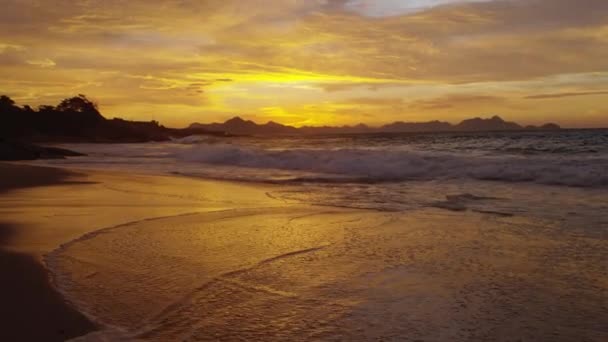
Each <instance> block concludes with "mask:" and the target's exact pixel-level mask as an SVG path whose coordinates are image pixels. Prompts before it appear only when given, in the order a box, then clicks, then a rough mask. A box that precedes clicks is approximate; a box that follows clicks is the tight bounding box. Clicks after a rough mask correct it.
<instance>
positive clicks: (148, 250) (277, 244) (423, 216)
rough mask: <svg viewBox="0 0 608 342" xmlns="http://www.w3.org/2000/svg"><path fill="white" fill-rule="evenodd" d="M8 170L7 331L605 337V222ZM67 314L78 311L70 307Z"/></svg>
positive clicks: (1, 240) (86, 172)
mask: <svg viewBox="0 0 608 342" xmlns="http://www.w3.org/2000/svg"><path fill="white" fill-rule="evenodd" d="M7 170H8V171H7ZM2 172H4V174H5V175H11V173H12V175H13V177H14V181H11V182H6V181H5V183H8V184H9V187H10V188H11V191H8V192H5V193H3V196H2V199H1V200H0V215H1V216H2V218H3V219H2V221H3V223H4V226H5V227H10V228H5V229H0V245H1V246H2V248H1V250H2V253H3V254H2V255H4V254H5V253H9V254H10V253H13V254H19V255H20V256H22V257H20V258H19V260H18V261H12V260H13V259H10V258H5V257H3V258H2V259H3V260H6V261H7V265H8V266H12V267H13V268H12V269H11V270H9V271H10V272H12V273H7V274H10V275H9V276H4V274H3V275H2V276H3V279H5V278H6V279H15V281H14V282H13V283H8V282H5V284H4V289H6V291H3V293H4V294H11V293H13V292H12V290H11V288H10V287H9V285H13V284H14V286H15V287H17V290H19V291H22V292H23V293H24V296H26V297H27V296H29V297H28V298H27V299H28V301H21V302H19V301H18V300H17V302H16V303H14V304H13V303H10V304H9V305H8V306H5V307H7V308H8V309H7V310H8V313H10V310H11V307H12V306H18V308H19V309H20V310H22V311H23V313H24V314H23V315H21V316H19V319H20V322H18V323H20V324H21V325H20V324H18V323H15V324H13V326H11V328H14V329H11V331H12V335H10V337H11V338H10V339H9V338H3V337H4V335H1V334H0V339H2V340H4V339H7V340H23V339H28V338H27V337H28V336H25V335H24V334H23V332H25V333H34V332H35V333H39V334H42V333H44V334H45V335H44V336H43V335H41V336H37V337H38V338H29V339H33V340H51V341H54V340H63V339H65V338H67V337H66V336H64V335H68V334H69V335H70V337H71V338H74V337H77V336H83V337H84V338H93V339H95V338H98V339H100V340H101V339H104V338H105V339H106V340H113V339H119V338H123V337H125V338H142V339H148V338H149V339H151V340H183V339H187V338H188V337H189V336H190V337H192V336H194V337H196V336H198V337H202V338H204V337H210V336H216V337H217V338H219V339H221V338H220V337H224V338H225V339H231V338H236V337H240V338H243V337H248V336H249V337H251V339H254V337H257V338H258V339H260V337H261V336H263V337H265V338H266V339H267V340H272V339H283V340H284V339H289V338H291V339H295V340H297V339H298V338H304V337H306V336H307V337H309V339H322V338H323V337H331V336H333V337H336V336H339V337H342V338H346V337H348V336H350V337H351V338H352V339H353V340H357V339H364V340H373V339H376V338H380V337H387V336H401V337H403V336H407V337H411V338H412V339H421V340H423V339H424V340H444V339H450V340H476V339H486V340H492V339H495V338H497V337H498V336H506V335H505V334H514V335H513V336H514V339H516V337H518V338H519V339H522V340H537V339H541V338H546V337H550V336H552V337H553V340H555V341H569V340H572V339H573V338H574V337H575V336H577V337H583V338H585V339H586V340H589V341H595V340H598V341H599V340H602V338H603V337H605V336H606V331H605V329H604V328H602V322H603V321H604V317H608V316H606V311H605V308H603V307H602V306H601V305H600V303H601V300H599V299H600V298H601V293H602V291H603V290H604V289H605V284H606V282H605V281H606V278H605V276H604V275H603V274H602V268H601V260H602V255H605V251H606V244H605V241H604V239H603V237H602V236H594V235H591V234H587V235H578V234H577V233H576V232H574V231H571V232H566V231H563V230H560V229H559V227H557V226H554V225H552V224H551V223H550V222H544V221H542V220H538V219H535V218H528V217H523V216H515V217H497V216H496V215H490V214H484V213H478V212H472V211H458V212H454V211H446V210H443V209H437V208H432V207H430V208H423V209H421V210H412V211H408V212H379V211H374V210H365V209H355V208H350V209H344V208H339V207H332V208H328V207H318V206H315V205H306V204H298V203H290V202H283V201H281V200H280V199H274V198H272V197H269V196H268V192H269V191H270V192H272V191H274V189H279V190H280V189H282V188H284V187H282V186H278V185H272V184H266V183H262V184H252V183H242V182H236V181H232V182H231V181H218V180H209V179H203V178H196V177H189V176H185V175H176V174H168V175H157V174H137V173H124V172H121V171H118V170H112V171H98V170H92V169H77V168H69V169H68V168H48V167H38V166H30V165H27V164H3V163H0V175H3V173H2ZM36 172H38V173H40V174H41V175H47V176H48V177H50V179H49V180H47V181H43V180H44V179H42V180H40V179H39V178H37V177H33V175H35V174H36ZM4 179H6V177H4ZM0 184H1V183H0ZM0 228H3V227H0ZM117 228H119V229H117ZM117 242H118V243H117ZM581 251H584V254H581ZM9 254H7V255H9ZM23 256H25V258H26V259H25V260H26V261H22V260H24V259H23ZM20 262H22V263H25V265H26V266H21V264H20ZM22 267H28V268H27V269H28V270H37V271H38V273H36V272H35V271H32V272H27V273H24V272H23V271H22ZM30 274H38V277H35V276H32V277H30V278H27V275H30ZM40 274H42V278H41V277H40ZM24 277H25V280H24V279H22V278H24ZM51 277H52V279H53V281H49V279H50V278H51ZM41 279H42V280H41ZM22 283H26V284H30V285H33V287H32V286H30V287H29V288H28V287H23V286H21V285H19V284H22ZM40 287H42V288H43V289H41V288H40ZM47 293H51V294H52V297H53V298H55V301H48V300H46V299H44V298H42V299H41V298H40V294H47ZM32 295H34V296H32ZM62 295H63V296H62ZM557 299H560V300H559V301H557ZM49 303H50V304H49ZM68 303H69V304H68ZM311 303H317V304H318V303H333V304H332V305H317V304H311ZM382 303H396V305H388V306H387V305H384V304H382ZM380 304H382V305H380ZM42 306H44V307H42ZM66 307H67V308H68V309H69V310H71V311H70V312H64V311H60V310H59V311H58V309H59V308H64V309H65V308H66ZM74 308H78V310H76V309H74ZM51 309H52V310H54V311H49V310H51ZM260 310H261V311H260ZM294 310H295V311H294ZM235 312H237V313H239V316H238V317H239V318H238V322H237V321H235V320H233V318H234V313H235ZM286 312H288V313H290V315H292V316H289V319H288V321H289V322H290V323H289V325H288V326H287V327H288V328H286V326H285V325H283V324H281V323H280V322H281V321H282V320H283V319H285V317H284V316H283V314H284V313H286ZM514 312H517V313H518V314H517V315H513V313H514ZM8 313H4V314H3V317H4V316H7V317H8ZM439 313H441V314H439ZM36 315H38V316H40V317H38V316H36ZM50 315H52V316H50ZM71 315H76V317H80V318H82V317H83V316H84V317H85V318H84V320H85V322H84V323H83V322H82V321H79V323H78V322H77V323H74V325H72V323H70V322H69V321H68V323H63V322H66V320H68V319H70V317H71V318H72V319H73V318H74V316H71ZM29 316H32V319H30V320H28V317H29ZM47 317H53V318H54V319H56V320H53V321H51V320H48V319H47ZM373 317H380V318H382V317H388V319H387V320H378V321H376V320H375V319H374V318H373ZM390 317H400V318H403V319H400V320H399V321H394V322H392V321H391V320H390ZM87 318H88V319H87ZM325 318H329V321H327V320H324V319H325ZM41 319H46V321H40V322H39V320H41ZM334 319H335V322H336V324H335V325H334V324H333V323H331V324H330V323H329V322H333V320H334ZM5 321H6V320H5ZM9 322H10V321H9ZM22 322H26V323H27V325H26V326H25V327H24V324H22ZM57 322H59V323H57ZM91 322H97V323H98V324H97V328H98V329H97V330H96V329H95V327H91V325H95V323H91ZM277 322H278V323H277ZM321 322H325V323H322V324H321ZM45 324H46V325H45ZM325 324H329V325H328V326H327V325H325ZM64 325H68V326H70V327H73V328H78V329H80V330H69V331H66V330H64V329H62V327H63V326H64ZM30 326H32V327H35V328H36V329H29V330H28V329H27V328H28V327H30ZM41 327H42V328H41ZM58 327H59V328H58ZM113 327H116V328H118V329H115V328H113ZM361 327H366V328H364V330H363V331H360V330H358V329H361ZM505 327H509V328H508V329H507V328H505ZM30 330H31V332H30ZM123 332H124V335H123ZM2 333H4V334H7V332H6V331H4V332H2ZM60 333H61V334H60ZM252 333H253V335H250V334H252ZM359 333H362V334H363V335H360V334H359ZM302 334H304V335H302ZM24 336H25V338H24Z"/></svg>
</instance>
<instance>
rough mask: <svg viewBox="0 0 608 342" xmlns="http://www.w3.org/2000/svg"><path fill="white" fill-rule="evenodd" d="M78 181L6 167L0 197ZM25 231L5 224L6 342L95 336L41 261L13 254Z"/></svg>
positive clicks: (0, 256)
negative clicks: (15, 241) (17, 239)
mask: <svg viewBox="0 0 608 342" xmlns="http://www.w3.org/2000/svg"><path fill="white" fill-rule="evenodd" d="M75 175H76V174H74V173H72V172H69V171H66V170H61V169H54V168H45V167H33V166H22V165H14V164H5V163H0V194H2V195H4V194H5V193H6V192H8V191H11V190H17V189H23V188H31V187H41V186H51V185H60V184H65V183H67V182H69V180H70V179H71V178H72V177H74V176H75ZM19 228H20V227H19V226H17V225H14V224H9V223H6V222H0V278H1V279H3V281H2V289H1V290H0V302H2V306H1V308H0V320H2V329H0V340H3V341H18V340H28V341H35V340H37V341H42V340H44V341H64V340H66V339H71V338H74V337H77V336H80V335H84V334H87V333H89V332H91V331H94V330H95V329H96V326H95V325H94V324H93V323H92V322H91V321H89V320H88V319H87V318H86V317H85V316H84V315H83V314H81V313H80V312H79V311H77V310H76V309H75V308H73V307H72V306H70V305H69V304H67V303H66V301H65V300H64V298H63V297H62V296H61V295H60V294H59V292H57V291H56V289H55V288H54V287H53V285H52V284H51V281H50V277H49V274H48V270H47V269H46V268H45V266H44V265H43V263H42V262H41V260H39V259H37V258H36V257H35V256H34V255H31V254H28V253H21V252H16V251H12V250H10V249H9V248H10V247H11V243H10V240H11V239H12V237H13V236H14V235H16V234H18V230H19Z"/></svg>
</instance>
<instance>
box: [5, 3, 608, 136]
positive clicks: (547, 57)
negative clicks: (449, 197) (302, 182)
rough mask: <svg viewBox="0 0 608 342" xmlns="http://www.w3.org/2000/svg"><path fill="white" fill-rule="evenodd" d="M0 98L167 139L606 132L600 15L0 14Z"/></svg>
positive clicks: (497, 11) (535, 10)
mask: <svg viewBox="0 0 608 342" xmlns="http://www.w3.org/2000/svg"><path fill="white" fill-rule="evenodd" d="M1 7H2V8H1V11H0V79H1V80H2V81H1V83H0V93H4V94H7V95H9V96H11V97H12V98H13V99H15V100H16V101H17V102H18V103H20V104H31V105H38V104H41V103H45V104H49V103H50V104H54V103H57V102H58V101H59V100H60V99H62V98H65V97H68V96H72V95H76V94H79V93H83V94H86V95H87V96H89V97H90V98H93V99H94V100H96V101H98V102H99V103H100V105H101V110H102V112H103V113H104V115H106V116H108V117H114V116H119V117H124V118H128V119H138V120H151V119H155V120H159V121H161V122H162V123H164V124H166V125H169V126H185V125H187V124H189V123H191V122H194V121H198V122H209V121H223V120H225V119H227V118H229V117H232V116H234V115H241V116H243V117H246V118H250V119H253V120H256V121H267V120H274V121H278V122H281V123H285V124H292V125H296V126H301V125H324V124H330V125H336V124H355V123H359V122H365V123H369V124H380V123H386V122H391V121H396V120H401V121H426V120H433V119H439V120H446V121H450V122H456V121H459V120H461V119H464V118H470V117H474V116H483V117H485V116H491V115H494V114H498V115H501V116H502V117H504V118H506V119H509V120H513V121H518V122H520V123H522V124H538V123H542V122H546V121H554V122H558V123H560V124H562V125H564V126H568V127H599V126H604V127H605V126H608V101H607V98H608V1H606V0H577V1H573V0H485V1H484V0H469V1H467V0H247V1H243V0H207V1H198V0H130V1H118V0H104V1H101V0H99V1H95V0H81V1H73V0H56V1H52V0H2V5H1Z"/></svg>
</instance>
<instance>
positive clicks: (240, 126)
mask: <svg viewBox="0 0 608 342" xmlns="http://www.w3.org/2000/svg"><path fill="white" fill-rule="evenodd" d="M189 128H191V129H204V130H207V131H210V132H225V133H229V134H237V135H250V134H260V135H267V134H297V133H298V129H297V128H295V127H291V126H285V125H281V124H278V123H276V122H273V121H269V122H267V123H265V124H262V125H259V124H256V123H255V122H253V121H251V120H243V119H241V118H240V117H238V116H237V117H234V118H232V119H230V120H228V121H226V122H224V123H212V124H198V123H195V124H192V125H190V127H189Z"/></svg>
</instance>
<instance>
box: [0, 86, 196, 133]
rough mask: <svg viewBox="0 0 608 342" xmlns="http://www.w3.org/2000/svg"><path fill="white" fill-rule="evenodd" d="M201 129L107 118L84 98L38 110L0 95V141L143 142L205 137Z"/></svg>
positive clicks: (71, 99)
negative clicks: (19, 104) (190, 136)
mask: <svg viewBox="0 0 608 342" xmlns="http://www.w3.org/2000/svg"><path fill="white" fill-rule="evenodd" d="M207 133H208V132H207V131H206V130H204V129H201V128H186V129H177V128H168V127H165V126H163V125H161V124H160V123H159V122H157V121H147V122H146V121H128V120H123V119H106V118H105V117H104V116H103V115H102V114H101V113H100V111H99V108H98V106H97V104H96V103H95V102H93V101H91V100H89V99H88V98H87V97H86V96H85V95H78V96H75V97H71V98H67V99H65V100H63V101H61V102H60V103H59V104H58V105H57V106H49V105H42V106H40V107H38V108H37V109H33V108H31V107H30V106H27V105H25V106H23V107H20V106H17V105H16V104H15V101H13V100H12V99H11V98H9V97H8V96H5V95H2V96H0V138H3V139H4V140H10V141H27V142H110V143H112V142H146V141H165V140H169V139H170V138H171V137H184V136H189V135H193V134H207Z"/></svg>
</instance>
